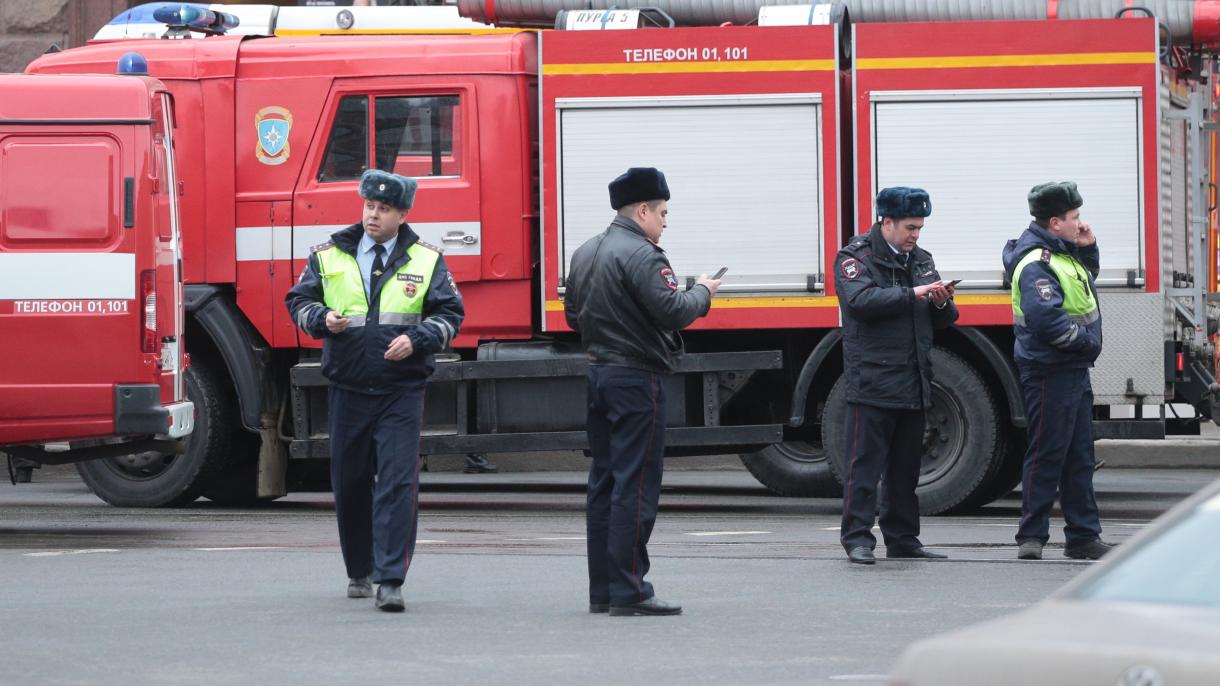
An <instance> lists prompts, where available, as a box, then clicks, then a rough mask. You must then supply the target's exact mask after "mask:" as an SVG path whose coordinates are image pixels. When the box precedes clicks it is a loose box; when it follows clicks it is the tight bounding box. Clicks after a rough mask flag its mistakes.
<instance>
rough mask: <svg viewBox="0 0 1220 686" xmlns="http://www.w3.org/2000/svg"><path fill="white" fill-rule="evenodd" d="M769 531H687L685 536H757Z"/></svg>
mask: <svg viewBox="0 0 1220 686" xmlns="http://www.w3.org/2000/svg"><path fill="white" fill-rule="evenodd" d="M769 533H773V532H771V531H688V532H687V533H686V535H687V536H757V535H759V534H769Z"/></svg>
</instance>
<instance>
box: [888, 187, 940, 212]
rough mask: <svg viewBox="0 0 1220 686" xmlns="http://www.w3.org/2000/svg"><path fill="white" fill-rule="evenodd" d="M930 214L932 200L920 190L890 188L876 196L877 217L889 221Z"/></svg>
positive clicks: (926, 193)
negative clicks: (889, 219)
mask: <svg viewBox="0 0 1220 686" xmlns="http://www.w3.org/2000/svg"><path fill="white" fill-rule="evenodd" d="M930 214H932V199H931V198H929V197H928V192H927V191H925V190H924V189H922V188H908V187H906V186H892V187H890V188H882V189H881V192H880V193H878V194H877V216H880V217H889V218H891V219H902V218H903V217H926V216H928V215H930Z"/></svg>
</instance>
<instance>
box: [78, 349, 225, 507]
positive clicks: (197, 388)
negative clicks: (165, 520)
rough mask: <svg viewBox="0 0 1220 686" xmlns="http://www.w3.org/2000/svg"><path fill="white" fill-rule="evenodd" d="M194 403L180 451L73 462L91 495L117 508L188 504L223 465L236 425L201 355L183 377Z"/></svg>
mask: <svg viewBox="0 0 1220 686" xmlns="http://www.w3.org/2000/svg"><path fill="white" fill-rule="evenodd" d="M184 381H185V382H186V397H187V399H189V400H190V401H192V402H194V403H195V430H194V431H193V432H191V435H190V436H188V437H187V438H186V441H185V447H186V451H185V452H184V453H182V454H181V455H165V454H162V453H156V452H144V453H136V454H133V455H124V456H123V457H115V458H103V459H99V460H90V461H88V462H79V463H77V465H76V471H77V472H79V473H80V476H81V479H82V480H84V482H85V484H86V485H87V486H88V487H89V490H91V491H93V492H94V493H95V494H96V495H97V497H99V498H101V499H102V500H105V501H106V502H108V503H110V504H111V505H117V506H119V507H175V506H179V505H186V504H187V503H190V502H193V501H194V500H195V499H196V498H198V497H199V495H200V494H201V493H203V491H204V489H206V488H207V487H208V486H210V485H211V483H212V481H213V480H214V479H215V478H216V476H217V475H218V474H219V473H220V470H221V468H222V467H223V466H224V462H225V456H226V455H227V454H228V452H229V437H230V436H231V435H232V433H233V431H234V430H236V428H237V427H236V426H234V425H233V416H234V415H233V412H232V408H231V407H230V404H231V403H230V402H229V401H228V398H227V397H226V396H225V395H224V394H223V390H222V388H223V387H222V386H221V384H220V382H219V381H218V380H217V378H216V373H215V372H214V371H212V369H211V368H210V366H209V365H208V364H207V363H206V362H205V361H203V360H201V359H196V360H194V361H193V362H192V364H191V367H190V368H189V369H187V371H186V375H185V377H184Z"/></svg>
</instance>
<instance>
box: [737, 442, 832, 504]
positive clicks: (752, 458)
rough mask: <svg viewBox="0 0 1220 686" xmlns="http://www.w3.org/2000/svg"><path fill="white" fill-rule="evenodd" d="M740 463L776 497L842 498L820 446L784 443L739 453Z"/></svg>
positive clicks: (815, 444)
mask: <svg viewBox="0 0 1220 686" xmlns="http://www.w3.org/2000/svg"><path fill="white" fill-rule="evenodd" d="M741 461H742V463H743V464H744V465H745V466H746V469H748V470H750V473H751V474H753V475H754V478H755V479H758V482H759V483H761V484H762V485H764V486H766V487H767V489H768V490H770V491H771V492H773V493H775V494H777V495H784V496H790V497H797V498H837V497H839V496H841V495H842V494H843V484H841V483H840V482H839V480H838V479H837V478H836V477H835V475H834V473H833V472H831V471H830V465H829V464H827V462H828V461H827V459H826V451H825V450H823V449H822V445H821V444H820V443H810V442H806V441H784V442H783V443H777V444H775V445H769V446H767V447H766V448H763V449H762V450H759V451H757V452H753V453H743V454H742V455H741Z"/></svg>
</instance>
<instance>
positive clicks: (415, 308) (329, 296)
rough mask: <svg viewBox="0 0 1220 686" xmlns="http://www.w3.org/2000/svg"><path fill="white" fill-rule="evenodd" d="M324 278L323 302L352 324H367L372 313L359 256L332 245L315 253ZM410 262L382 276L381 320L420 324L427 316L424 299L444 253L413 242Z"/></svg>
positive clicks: (408, 253) (390, 322)
mask: <svg viewBox="0 0 1220 686" xmlns="http://www.w3.org/2000/svg"><path fill="white" fill-rule="evenodd" d="M314 254H315V255H317V256H318V269H320V270H321V272H322V273H321V274H319V276H321V277H322V294H323V301H324V302H325V303H326V306H327V307H329V308H330V309H332V310H334V311H335V312H338V313H339V314H340V315H341V316H344V317H348V318H350V319H351V320H352V322H351V324H348V326H352V327H359V326H364V324H365V321H366V317H367V316H368V313H369V303H368V298H367V297H366V296H365V292H364V279H363V277H362V276H361V274H360V266H359V265H358V264H357V263H356V258H355V256H353V255H349V254H348V253H346V252H343V251H342V250H340V249H338V248H336V247H335V246H333V245H332V246H330V247H327V248H323V249H322V250H319V251H318V252H316V253H314ZM407 258H408V259H407V261H406V263H405V264H403V265H402V266H401V267H399V268H398V271H396V272H394V273H393V274H388V275H385V276H383V277H382V278H381V283H380V285H379V288H380V289H381V293H380V294H379V295H378V297H379V298H380V301H379V302H380V308H379V310H378V314H377V323H378V324H383V325H391V326H406V325H408V324H418V323H419V322H420V321H422V319H423V312H424V298H425V297H426V296H427V295H428V287H429V286H430V285H431V284H432V272H433V271H434V270H435V269H436V262H437V260H439V259H440V253H438V252H437V251H435V250H432V249H430V248H425V247H424V246H422V245H420V244H418V243H412V244H411V247H409V248H407Z"/></svg>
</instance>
